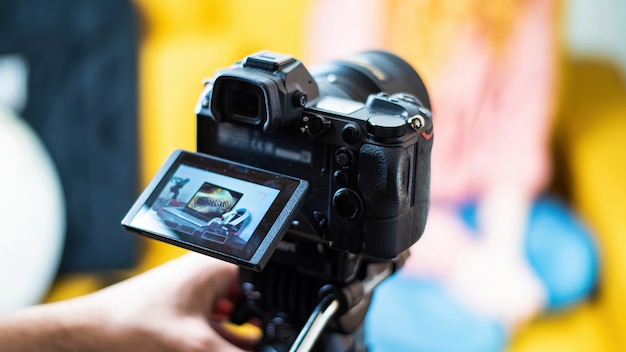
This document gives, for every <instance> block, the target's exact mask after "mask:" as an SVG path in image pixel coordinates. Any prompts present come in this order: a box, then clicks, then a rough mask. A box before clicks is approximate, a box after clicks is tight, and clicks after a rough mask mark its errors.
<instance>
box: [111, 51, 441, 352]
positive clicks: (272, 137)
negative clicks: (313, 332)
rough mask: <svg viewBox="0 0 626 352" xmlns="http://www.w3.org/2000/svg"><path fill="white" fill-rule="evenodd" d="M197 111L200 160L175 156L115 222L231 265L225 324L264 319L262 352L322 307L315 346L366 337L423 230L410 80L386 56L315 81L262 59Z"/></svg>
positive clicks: (424, 133) (247, 63)
mask: <svg viewBox="0 0 626 352" xmlns="http://www.w3.org/2000/svg"><path fill="white" fill-rule="evenodd" d="M195 113H196V116H197V149H198V151H197V153H190V152H185V151H177V152H175V153H174V154H173V155H172V156H171V157H170V159H169V160H168V161H167V162H166V163H165V165H164V166H163V168H162V169H161V171H160V172H159V174H158V175H157V176H156V177H155V179H154V180H153V181H152V183H151V184H150V185H149V186H148V188H147V189H146V190H145V191H144V193H143V194H142V195H141V196H140V198H139V199H138V200H137V202H136V203H135V205H134V206H133V208H132V209H131V210H130V211H129V213H128V214H127V216H126V217H125V218H124V220H123V221H122V224H123V225H124V226H125V227H126V228H128V229H130V230H132V231H136V232H139V233H141V234H144V235H147V236H149V237H153V238H157V239H159V240H163V241H166V242H169V243H172V244H175V245H178V246H182V247H184V248H188V249H191V250H195V251H198V252H201V253H205V254H208V255H211V256H215V257H218V258H221V259H223V260H227V261H230V262H233V263H236V264H238V265H240V267H241V270H240V278H241V281H242V287H243V288H244V293H245V294H244V295H243V297H244V298H243V299H242V302H241V304H240V305H239V308H238V309H237V310H236V314H235V315H236V316H234V317H233V320H235V321H237V320H238V321H241V322H243V321H246V319H249V318H250V317H252V316H258V317H260V318H261V319H262V321H263V322H264V324H265V329H264V343H265V344H267V345H273V346H275V345H281V344H282V345H291V344H294V340H298V339H300V336H298V338H296V335H297V331H299V330H301V329H303V328H304V327H306V326H307V325H309V323H310V320H311V319H313V315H314V313H312V312H315V311H319V309H318V308H319V303H320V302H321V301H323V298H324V297H328V296H331V297H333V299H331V300H330V301H335V302H337V305H336V308H335V309H336V311H337V312H336V314H334V315H333V318H332V319H330V321H328V322H326V323H325V325H324V326H325V330H323V331H322V332H321V333H320V332H318V333H317V335H322V336H325V338H324V339H322V340H324V342H318V343H317V346H318V347H317V348H320V349H322V350H326V349H329V348H332V349H334V347H329V346H332V344H337V343H339V344H345V338H341V339H339V340H337V339H334V342H333V341H331V340H333V339H332V338H328V336H326V335H331V334H334V333H339V334H342V335H344V336H345V335H350V334H353V333H354V332H355V331H357V330H358V329H360V328H362V321H363V317H364V315H365V312H366V311H367V307H368V306H369V299H370V298H371V292H372V290H373V287H375V286H376V285H377V284H378V283H380V281H382V280H383V279H384V278H385V277H387V276H389V275H390V274H391V273H393V272H394V271H395V270H396V269H397V268H399V267H400V266H401V265H402V263H403V261H404V259H405V258H406V256H408V249H409V247H410V246H411V245H412V244H414V243H415V242H416V241H417V240H418V239H419V237H420V236H421V234H422V232H423V230H424V226H425V223H426V217H427V213H428V204H429V185H430V154H431V149H432V143H433V123H432V115H431V112H430V102H429V98H428V94H427V91H426V88H425V86H424V84H423V82H422V80H421V79H420V77H419V75H418V74H417V73H416V72H415V70H414V69H413V68H412V67H411V66H410V65H409V64H408V63H407V62H406V61H404V60H402V59H401V58H399V57H398V56H396V55H394V54H391V53H389V52H385V51H367V52H362V53H358V54H355V55H352V56H349V57H346V58H343V59H339V60H336V61H332V62H329V63H326V64H323V65H320V66H318V67H316V68H314V69H312V70H311V71H309V70H308V69H307V68H306V67H305V66H304V65H303V63H302V62H301V61H300V60H298V59H296V58H294V57H292V56H290V55H285V54H280V53H275V52H270V51H262V52H259V53H255V54H252V55H250V56H247V57H246V58H244V59H243V60H241V61H239V62H236V63H235V64H234V65H232V66H231V67H228V68H224V69H221V70H219V71H217V72H216V74H215V76H214V77H213V78H211V79H209V80H207V81H206V82H205V86H204V90H203V91H202V93H201V95H200V97H199V99H198V102H197V105H196V107H195ZM329 306H330V305H329V304H325V306H324V307H322V308H321V309H322V310H323V309H328V308H329ZM318 313H319V312H318ZM326 332H328V334H326ZM316 339H317V337H316ZM357 340H358V339H357ZM337 341H340V342H337ZM300 342H302V341H300ZM349 344H350V345H351V346H352V347H350V348H348V350H350V349H353V350H358V349H359V348H358V346H357V345H358V341H357V342H354V341H353V342H350V343H349ZM320 346H321V347H320ZM355 346H356V347H355ZM343 347H345V346H343ZM343 347H342V348H343ZM272 350H281V348H274V349H272Z"/></svg>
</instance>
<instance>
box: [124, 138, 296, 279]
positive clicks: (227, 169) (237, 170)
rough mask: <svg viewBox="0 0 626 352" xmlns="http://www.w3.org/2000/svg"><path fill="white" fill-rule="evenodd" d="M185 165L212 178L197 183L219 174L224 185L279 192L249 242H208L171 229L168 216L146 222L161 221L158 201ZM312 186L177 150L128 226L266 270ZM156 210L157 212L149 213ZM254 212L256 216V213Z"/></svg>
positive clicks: (128, 218)
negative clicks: (229, 184) (158, 215)
mask: <svg viewBox="0 0 626 352" xmlns="http://www.w3.org/2000/svg"><path fill="white" fill-rule="evenodd" d="M182 166H185V167H188V168H192V169H195V170H197V171H198V172H199V173H202V174H206V176H207V179H203V180H202V181H199V180H195V182H205V183H206V182H208V183H213V182H214V181H213V180H215V178H216V177H217V178H220V179H221V180H222V181H221V182H222V185H223V183H224V181H223V180H225V179H231V180H233V182H234V183H239V184H244V183H248V184H250V187H266V188H271V189H274V190H276V191H277V192H278V193H277V194H276V196H275V198H274V200H273V202H272V203H271V204H270V205H266V207H267V210H266V211H265V213H264V214H263V216H262V217H260V218H259V219H255V225H254V226H251V228H254V231H253V232H252V234H251V235H249V236H250V237H249V238H248V239H247V240H246V241H245V244H241V246H239V247H236V246H233V245H232V243H231V244H229V243H226V242H224V243H219V242H212V241H210V240H206V239H204V238H202V237H200V236H199V235H197V234H196V233H197V232H194V234H189V233H183V232H181V231H178V230H174V229H171V228H167V229H166V227H167V225H165V220H163V224H162V226H148V225H146V224H148V223H149V222H146V221H145V220H144V217H148V216H149V217H151V220H155V219H156V216H155V215H154V214H156V213H157V212H158V211H159V210H162V209H163V208H164V207H165V206H160V207H158V208H157V206H156V205H155V204H158V203H157V202H160V201H162V199H163V198H162V197H161V198H159V197H160V196H162V195H163V194H164V192H166V188H168V187H170V186H169V185H170V181H172V179H173V177H174V176H175V175H176V173H177V170H179V168H181V167H182ZM212 178H213V179H212ZM242 182H243V183H242ZM223 186H224V185H223ZM226 186H227V185H226ZM226 188H227V189H228V188H230V189H232V190H234V191H238V190H237V189H236V187H228V186H227V187H226ZM307 190H308V182H307V181H305V180H301V179H297V178H294V177H290V176H286V175H281V174H277V173H274V172H271V171H265V170H261V169H258V168H255V167H250V166H247V165H243V164H239V163H234V162H231V161H228V160H224V159H220V158H217V157H214V156H210V155H206V154H201V153H192V152H187V151H184V150H177V151H175V152H174V153H173V154H172V155H171V156H170V157H169V158H168V160H167V161H166V162H165V164H164V165H163V166H162V167H161V169H160V170H159V172H158V173H157V175H156V176H155V177H154V179H153V180H152V181H151V182H150V184H149V185H148V187H147V188H146V189H145V190H144V191H143V192H142V194H141V195H140V196H139V198H138V199H137V201H136V202H135V203H134V205H133V206H132V208H131V209H130V210H129V212H128V213H127V214H126V216H125V217H124V219H123V220H122V226H124V227H125V228H126V229H128V230H130V231H133V232H136V233H139V234H141V235H144V236H147V237H150V238H153V239H157V240H160V241H163V242H167V243H170V244H173V245H176V246H179V247H182V248H186V249H189V250H192V251H196V252H200V253H203V254H206V255H209V256H212V257H216V258H219V259H222V260H225V261H228V262H231V263H235V264H238V265H240V266H243V267H246V268H249V269H252V270H257V271H260V270H262V269H263V267H264V266H265V264H266V263H267V261H268V260H269V258H270V257H271V255H272V253H273V252H274V249H275V248H276V246H277V245H278V242H280V240H281V239H282V237H283V236H284V234H285V232H286V231H287V229H288V228H289V225H290V224H291V221H292V220H293V218H294V217H295V215H296V214H297V213H298V211H299V209H300V207H301V205H302V203H303V201H304V198H305V195H306V192H307ZM150 212H152V213H154V214H152V215H150V214H148V213H150ZM254 216H255V215H252V217H254Z"/></svg>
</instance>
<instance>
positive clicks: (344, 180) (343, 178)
mask: <svg viewBox="0 0 626 352" xmlns="http://www.w3.org/2000/svg"><path fill="white" fill-rule="evenodd" d="M333 178H334V179H335V182H336V183H337V184H338V185H340V186H345V185H347V184H348V181H350V177H348V174H347V173H345V172H343V171H340V170H339V171H335V173H334V174H333Z"/></svg>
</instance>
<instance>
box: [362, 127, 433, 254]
mask: <svg viewBox="0 0 626 352" xmlns="http://www.w3.org/2000/svg"><path fill="white" fill-rule="evenodd" d="M431 148H432V138H430V139H428V140H427V139H425V138H424V139H422V138H419V141H418V143H416V144H413V145H411V146H409V147H408V148H403V147H393V148H390V147H388V146H381V145H376V144H369V143H366V144H364V145H363V146H362V147H361V149H360V153H359V162H360V170H361V171H363V172H359V190H360V191H361V194H362V196H363V202H364V204H365V231H364V236H363V252H364V253H365V254H367V255H371V256H373V257H377V258H393V257H395V256H397V255H398V254H400V253H401V252H402V251H404V250H406V249H407V248H409V247H410V246H411V245H412V244H413V243H415V242H416V241H417V240H418V239H419V236H421V234H422V232H423V230H424V227H425V224H426V217H427V214H428V200H429V193H430V150H431Z"/></svg>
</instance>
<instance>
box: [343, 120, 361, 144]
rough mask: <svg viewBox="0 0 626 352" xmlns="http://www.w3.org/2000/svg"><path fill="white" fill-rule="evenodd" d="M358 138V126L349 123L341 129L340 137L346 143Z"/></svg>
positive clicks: (359, 136)
mask: <svg viewBox="0 0 626 352" xmlns="http://www.w3.org/2000/svg"><path fill="white" fill-rule="evenodd" d="M359 138H361V132H360V129H359V126H356V125H354V124H351V123H350V124H347V125H346V126H345V127H344V128H343V130H341V139H343V141H344V142H346V143H348V144H351V143H354V142H356V141H358V140H359Z"/></svg>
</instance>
